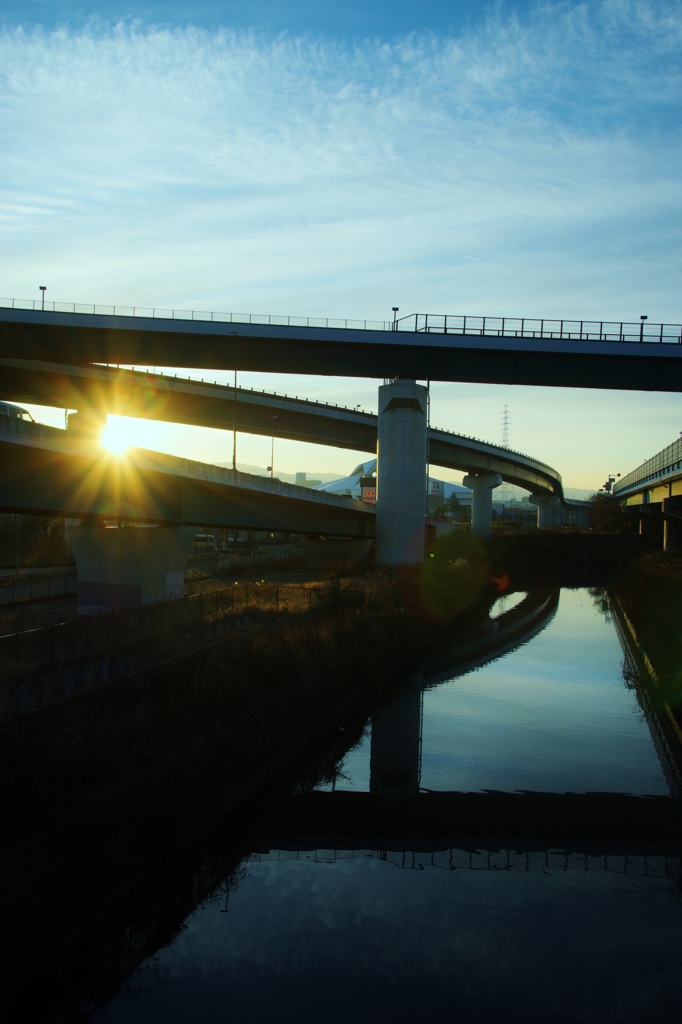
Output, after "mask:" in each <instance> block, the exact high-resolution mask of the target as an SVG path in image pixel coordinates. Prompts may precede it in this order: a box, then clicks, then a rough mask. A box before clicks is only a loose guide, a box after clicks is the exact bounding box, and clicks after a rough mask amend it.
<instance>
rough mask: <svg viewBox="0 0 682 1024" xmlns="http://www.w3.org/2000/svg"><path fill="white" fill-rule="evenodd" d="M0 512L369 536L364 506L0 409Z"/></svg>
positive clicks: (368, 509)
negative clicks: (120, 445)
mask: <svg viewBox="0 0 682 1024" xmlns="http://www.w3.org/2000/svg"><path fill="white" fill-rule="evenodd" d="M0 470H1V471H0V511H3V512H21V513H31V514H37V515H57V516H67V517H73V518H77V519H84V520H92V519H102V518H107V517H110V518H112V519H124V520H126V521H139V522H153V523H163V524H165V525H168V526H179V525H189V526H194V527H196V526H208V527H228V528H230V527H232V528H237V529H246V530H272V531H289V532H297V533H312V534H320V533H322V534H328V535H330V536H344V537H360V538H370V537H373V536H374V532H375V518H376V517H375V513H374V508H373V506H371V505H367V504H365V503H364V502H361V501H356V500H355V499H354V498H346V497H337V496H336V495H332V494H327V493H325V492H320V491H312V490H310V489H309V488H305V487H296V486H295V485H293V484H286V483H283V482H281V481H280V480H270V479H269V478H267V477H257V476H250V475H249V474H247V473H236V474H235V473H234V472H233V471H232V470H231V469H225V468H223V467H220V466H210V465H207V464H205V463H202V462H194V461H192V460H190V459H182V458H177V457H175V456H172V455H163V454H160V453H159V452H153V451H146V450H143V449H136V448H133V449H130V450H129V451H128V452H127V453H126V457H125V458H119V457H117V456H115V455H109V454H107V453H105V452H104V451H103V450H102V449H101V448H98V447H97V446H96V445H94V444H93V443H92V442H91V441H88V440H83V439H81V438H78V437H74V436H73V435H72V434H71V432H70V431H66V430H58V429H56V428H54V427H46V426H43V425H41V424H36V423H27V422H25V421H22V420H14V419H10V418H9V417H7V416H0Z"/></svg>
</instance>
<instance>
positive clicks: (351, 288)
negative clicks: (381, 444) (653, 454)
mask: <svg viewBox="0 0 682 1024" xmlns="http://www.w3.org/2000/svg"><path fill="white" fill-rule="evenodd" d="M681 37H682V14H681V13H680V11H679V8H678V7H677V5H671V4H667V3H657V2H645V0H604V2H590V3H584V4H575V3H551V4H539V5H538V6H537V7H535V8H534V9H533V10H532V11H531V13H530V14H529V15H528V16H527V17H525V18H523V19H522V18H519V17H511V18H506V17H502V16H501V15H499V14H498V15H491V17H490V18H489V19H488V21H487V22H486V23H485V25H484V26H483V27H481V28H479V29H477V30H472V31H471V32H470V33H469V34H463V35H461V36H458V37H453V38H447V39H440V38H436V37H426V36H424V37H421V36H417V35H413V36H409V37H407V38H404V39H402V40H400V41H397V42H395V43H391V44H388V43H378V42H366V43H364V44H362V45H358V46H356V47H354V48H351V47H348V46H344V45H341V44H337V43H335V42H334V41H330V40H325V39H313V38H301V39H296V38H286V37H282V38H278V39H274V40H273V39H267V38H265V37H261V36H259V35H257V34H254V33H236V32H231V31H228V30H226V29H225V30H220V31H216V32H211V33H209V32H204V31H199V30H196V29H192V28H185V29H176V30H161V29H155V28H149V27H145V26H144V25H141V24H135V23H125V24H119V25H117V26H107V25H105V24H100V23H97V22H93V23H91V25H90V26H89V27H88V28H87V29H85V30H82V31H79V32H76V33H74V32H71V31H69V30H67V29H62V30H59V31H56V32H53V33H45V32H42V31H40V30H36V31H35V32H26V31H22V30H17V31H13V32H5V33H4V34H2V35H0V131H1V133H2V153H3V158H2V164H1V166H0V209H1V212H0V232H1V233H2V238H3V245H2V254H1V255H0V269H1V271H2V277H3V285H2V287H1V290H2V291H3V292H5V294H14V295H18V296H24V295H26V294H31V293H33V292H34V291H35V290H36V288H37V285H38V283H47V284H48V286H49V295H50V296H51V297H52V298H59V299H76V300H82V301H88V300H89V301H100V302H116V303H119V304H122V303H131V304H138V305H142V304H144V305H157V306H178V307H184V308H188V307H189V308H192V307H193V308H204V309H210V308H215V309H231V310H235V311H249V310H253V311H258V312H287V313H299V314H304V313H308V314H322V313H323V314H325V315H326V314H329V315H343V316H359V317H363V318H364V317H368V318H373V317H381V318H383V317H384V316H386V315H387V314H388V311H389V309H390V306H391V305H393V304H394V303H395V302H397V303H398V304H399V305H400V306H401V311H404V312H408V311H414V310H416V309H419V310H433V311H439V312H446V311H447V312H470V313H481V312H486V313H489V314H495V313H505V314H507V315H515V314H520V315H526V316H546V317H547V316H564V317H571V316H578V317H585V318H588V317H599V318H601V317H604V318H616V319H618V320H620V319H622V318H625V319H629V318H632V319H636V318H637V316H638V315H639V313H640V312H642V311H645V312H647V313H648V315H649V317H650V319H651V320H652V321H656V320H659V319H661V320H668V321H676V320H679V319H680V317H681V314H680V308H679V274H680V269H681V267H680V264H681V262H682V260H681V257H680V214H679V210H680V200H681V199H682V194H681V193H682V186H681V185H680V173H679V168H680V166H681V163H682V161H681V158H682V143H681V141H680V138H679V131H678V125H679V119H680V109H679V107H680V96H681V95H682V93H681V90H680V85H681V82H680V78H681V72H680V67H679V50H680V39H681ZM38 278H40V282H39V281H38ZM645 307H646V308H645ZM311 383H312V382H311ZM303 390H304V386H301V391H303ZM489 393H490V394H493V393H494V394H497V392H492V391H491V392H489ZM495 400H497V399H495ZM647 400H649V399H647ZM351 404H352V403H351ZM674 432H675V433H676V432H677V431H676V429H675V431H674ZM538 454H540V453H538ZM624 458H625V456H624ZM550 461H551V460H550ZM559 468H561V467H559Z"/></svg>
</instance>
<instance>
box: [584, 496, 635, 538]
mask: <svg viewBox="0 0 682 1024" xmlns="http://www.w3.org/2000/svg"><path fill="white" fill-rule="evenodd" d="M588 501H589V508H588V510H587V515H588V517H589V520H590V526H591V527H592V529H593V530H598V531H599V533H629V532H630V522H629V520H628V517H627V516H626V515H625V512H624V510H623V508H622V506H621V504H620V501H619V500H618V498H615V497H614V496H613V495H612V494H593V495H592V496H591V497H590V498H588Z"/></svg>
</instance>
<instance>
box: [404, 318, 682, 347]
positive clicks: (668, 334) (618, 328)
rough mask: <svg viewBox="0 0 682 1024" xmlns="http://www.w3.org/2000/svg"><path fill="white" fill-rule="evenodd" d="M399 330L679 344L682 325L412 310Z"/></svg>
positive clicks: (567, 339)
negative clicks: (466, 314)
mask: <svg viewBox="0 0 682 1024" xmlns="http://www.w3.org/2000/svg"><path fill="white" fill-rule="evenodd" d="M395 329H396V330H398V331H410V332H412V333H418V334H432V333H433V334H473V335H481V336H486V337H493V338H546V339H547V340H548V341H552V340H565V341H627V342H642V343H646V342H649V343H651V342H654V343H656V342H658V343H669V344H679V343H680V342H682V325H680V324H650V323H648V321H644V320H640V321H639V322H637V323H625V322H621V323H619V322H613V321H606V320H536V319H527V318H526V317H508V316H507V317H505V316H502V317H499V316H450V315H446V314H434V313H413V314H411V315H410V316H406V317H402V319H400V320H397V321H396V327H395Z"/></svg>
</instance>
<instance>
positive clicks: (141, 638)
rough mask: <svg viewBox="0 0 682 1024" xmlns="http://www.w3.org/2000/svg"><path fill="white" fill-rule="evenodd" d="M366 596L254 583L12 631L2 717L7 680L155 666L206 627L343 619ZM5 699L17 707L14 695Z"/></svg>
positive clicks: (1, 649) (2, 658) (2, 644)
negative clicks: (120, 664) (101, 665)
mask: <svg viewBox="0 0 682 1024" xmlns="http://www.w3.org/2000/svg"><path fill="white" fill-rule="evenodd" d="M335 597H336V598H337V599H335ZM364 597H365V595H364V591H362V590H350V589H349V590H341V591H340V592H339V594H338V595H335V593H334V591H333V588H332V587H324V586H322V587H305V586H296V585H294V586H290V585H281V586H280V585H279V584H267V583H266V584H261V583H257V582H252V583H245V584H242V585H241V586H238V585H237V584H235V586H233V587H226V588H225V589H224V590H213V591H209V592H205V593H199V594H195V595H187V596H186V597H180V598H176V599H175V600H171V601H160V602H158V603H156V604H151V605H144V606H142V607H140V608H130V609H119V610H115V609H112V610H111V612H109V613H108V614H102V615H82V616H79V617H78V618H76V619H71V620H70V621H68V622H60V623H55V624H54V625H50V626H42V627H39V628H37V629H30V630H25V631H22V632H15V633H5V634H4V635H3V636H1V637H0V664H1V665H2V676H1V678H0V719H1V718H2V717H3V714H2V701H3V686H4V684H6V683H10V682H14V681H18V680H21V679H29V680H30V679H36V678H37V677H38V676H40V675H41V674H43V673H48V672H53V671H55V670H57V671H63V670H65V669H69V668H70V667H72V666H74V665H78V664H82V663H90V664H91V663H92V662H93V660H96V659H99V658H105V657H106V658H109V657H121V656H124V655H140V656H141V657H143V658H144V659H146V661H149V660H152V661H153V660H155V659H159V658H164V657H169V656H170V654H169V650H170V645H171V644H172V643H173V642H175V641H177V640H178V639H179V638H182V637H183V636H184V637H187V636H188V635H190V634H191V635H192V636H193V635H194V633H195V632H196V631H198V630H203V629H207V628H209V627H211V628H213V629H214V630H215V628H216V627H218V633H217V634H215V633H214V634H211V637H210V638H212V639H215V637H216V635H222V632H223V631H224V630H233V631H235V632H236V631H241V632H244V631H247V632H248V631H251V630H254V629H258V628H264V627H270V626H273V625H284V624H286V623H289V622H293V621H294V620H295V618H296V617H297V616H302V615H307V614H310V613H313V614H315V613H318V612H320V613H322V612H324V613H325V614H327V613H328V614H335V613H336V612H339V614H341V613H342V612H346V611H349V610H357V609H360V608H361V607H362V606H363V604H364ZM210 638H209V639H210ZM4 696H5V697H7V700H8V701H9V704H8V708H10V705H11V704H12V700H13V698H12V697H11V695H10V696H7V694H5V695H4ZM5 710H7V708H6V709H5Z"/></svg>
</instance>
